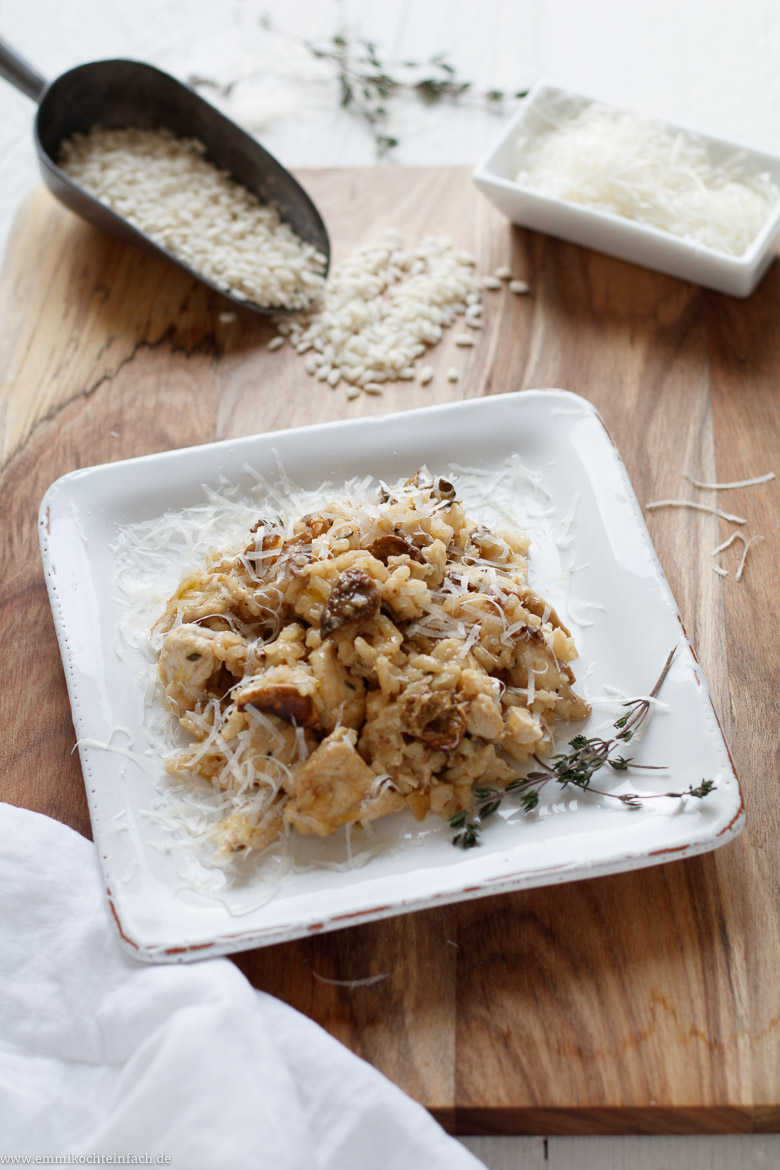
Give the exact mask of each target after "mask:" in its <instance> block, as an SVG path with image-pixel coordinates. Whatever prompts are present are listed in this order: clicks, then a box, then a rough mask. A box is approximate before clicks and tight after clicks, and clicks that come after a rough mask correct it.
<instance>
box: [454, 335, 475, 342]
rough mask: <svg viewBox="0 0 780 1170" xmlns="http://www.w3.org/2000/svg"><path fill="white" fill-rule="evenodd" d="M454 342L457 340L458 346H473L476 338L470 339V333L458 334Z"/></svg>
mask: <svg viewBox="0 0 780 1170" xmlns="http://www.w3.org/2000/svg"><path fill="white" fill-rule="evenodd" d="M454 340H455V344H456V345H473V344H474V338H473V337H469V335H468V333H456V334H455V338H454Z"/></svg>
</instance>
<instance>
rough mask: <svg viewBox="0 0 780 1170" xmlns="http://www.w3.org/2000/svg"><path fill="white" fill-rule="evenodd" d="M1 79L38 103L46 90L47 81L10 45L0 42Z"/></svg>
mask: <svg viewBox="0 0 780 1170" xmlns="http://www.w3.org/2000/svg"><path fill="white" fill-rule="evenodd" d="M0 77H4V78H5V79H6V81H10V82H11V85H15V86H16V88H17V89H20V90H21V91H22V93H26V94H27V96H28V97H29V98H32V100H33V101H34V102H37V101H38V100H39V98H40V96H41V94H42V93H43V91H44V90H45V88H46V84H47V83H46V79H45V78H44V77H41V75H40V73H38V72H36V70H35V69H33V67H32V65H28V64H27V62H26V61H25V60H23V59H22V58H21V57H20V56H19V54H18V53H15V52H14V51H13V49H12V48H11V46H10V45H7V44H6V43H5V41H2V40H0Z"/></svg>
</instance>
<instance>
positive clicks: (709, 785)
mask: <svg viewBox="0 0 780 1170" xmlns="http://www.w3.org/2000/svg"><path fill="white" fill-rule="evenodd" d="M676 649H677V647H676V646H675V647H674V649H673V650H672V652H671V653H670V655H669V657H668V658H667V659H666V662H665V663H664V668H663V670H662V671H661V673H660V675H659V676H658V680H657V682H656V684H655V686H654V687H653V689H652V690H651V692H650V694H649V696H648V697H647V698H641V699H631V700H629V701H628V702H626V703H624V704H623V706H624V707H625V708H626V712H625V714H624V715H621V716H620V717H619V718H618V719H616V720H615V722H614V724H613V726H614V728H615V732H616V734H615V735H613V736H611V737H610V738H609V739H602V738H601V737H599V736H593V737H590V738H588V737H587V736H585V735H575V736H574V737H573V738H572V739H570V740H569V748H570V749H571V750H570V751H569V752H566V753H560V754H558V755H555V756H552V757H551V758H550V759H549V760H547V761H544V760H541V759H539V757H538V756H536V755H535V756H534V759H535V760H536V762H537V764H539V766H540V768H541V771H538V772H528V773H527V774H526V775H525V776H519V777H518V778H517V779H515V780H512V781H510V783H509V784H507V786H506V788H492V787H488V786H480V785H477V786H475V788H474V798H475V799H474V802H473V803H472V804H471V806H470V807H469V808H467V809H462V810H461V811H460V812H457V813H455V814H454V816H451V817H450V825H451V826H452V828H453V829H455V834H454V836H453V838H452V843H453V845H457V846H459V847H460V848H461V849H471V848H472V847H473V846H474V845H478V844H479V836H480V832H481V830H482V827H483V825H484V822H485V821H486V820H488V819H489V818H490V817H491V816H493V814H494V813H495V812H497V811H498V809H499V808H500V806H501V803H502V801H503V800H504V798H505V797H507V796H509V795H510V794H514V795H516V796H517V797H519V800H520V804H521V807H522V809H523V811H524V812H527V813H529V812H532V811H533V810H534V809H535V808H536V807H537V805H538V804H539V792H540V789H541V788H542V787H543V786H544V785H545V784H547V783H548V782H549V781H550V780H553V781H555V783H556V784H560V786H561V787H562V788H566V787H568V786H569V785H573V786H574V787H575V788H582V789H586V790H587V791H588V792H593V793H595V794H596V795H598V796H608V797H611V798H612V799H613V800H619V801H620V803H621V804H624V805H625V806H626V807H627V808H632V809H636V808H641V806H642V801H645V800H654V799H658V798H659V797H662V796H667V797H676V798H678V799H682V797H684V796H694V797H696V798H697V799H703V798H704V797H705V796H707V795H709V793H710V792H712V791H713V789H714V788H715V784H714V782H713V781H712V780H702V782H701V784H697V785H695V786H694V785H691V786H690V787H688V788H686V789H685V790H684V791H683V792H663V793H651V794H645V795H640V794H639V793H636V792H624V793H617V792H608V791H606V790H604V789H601V788H594V787H593V785H592V784H591V779H592V777H593V776H594V775H595V773H596V772H598V771H600V770H601V768H603V767H605V765H608V766H609V767H610V768H612V770H613V771H615V772H626V771H628V769H629V768H643V769H647V770H662V768H661V766H660V765H655V764H636V763H634V761H633V759H632V757H630V756H624V755H620V754H618V752H619V750H620V749H621V748H623V747H624V745H625V744H627V743H628V742H629V741H630V740H631V739H633V738H634V736H635V735H636V734H637V732H638V731H639V730H640V728H641V727H642V725H643V723H644V722H645V720H646V719H647V717H648V715H649V714H650V710H651V707H652V700H653V699H654V698H655V697H656V695H657V694H658V692H659V691H660V689H661V687H662V685H663V682H664V679H665V678H666V676H667V674H668V673H669V668H670V667H671V665H672V659H673V658H674V655H675V651H676Z"/></svg>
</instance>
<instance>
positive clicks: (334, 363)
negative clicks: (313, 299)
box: [276, 231, 481, 397]
mask: <svg viewBox="0 0 780 1170" xmlns="http://www.w3.org/2000/svg"><path fill="white" fill-rule="evenodd" d="M480 301H481V293H480V284H479V279H478V278H477V276H476V274H475V260H474V257H473V256H472V255H470V253H468V252H464V251H462V250H461V249H458V248H455V247H453V245H452V243H451V242H450V241H449V240H448V239H438V238H434V237H428V238H427V239H425V240H423V242H422V243H421V244H419V245H418V246H416V247H413V248H406V247H404V246H403V243H402V240H401V236H400V234H399V233H398V232H396V231H388V232H387V233H386V235H385V236H384V238H383V239H382V240H381V241H380V242H379V243H376V244H369V245H366V246H364V247H362V248H358V249H357V250H356V251H355V252H353V253H352V254H351V255H349V256H348V257H347V258H346V259H345V260H344V261H343V262H342V263H341V264H340V265H339V266H338V267H336V268H333V269H332V270H331V273H330V276H329V277H328V281H327V284H326V285H325V288H324V290H323V293H322V295H321V297H320V298H319V300H318V301H317V303H316V304H315V305H314V306H312V308H311V309H310V310H307V311H304V312H302V313H296V314H295V315H294V316H292V317H284V318H280V319H279V320H277V321H276V328H277V330H278V332H279V333H280V334H281V335H282V336H284V337H288V338H289V340H290V343H291V344H292V346H293V348H294V349H295V350H296V352H297V353H299V354H306V359H305V361H304V369H305V370H306V372H307V373H308V374H312V375H314V376H315V377H317V378H322V377H324V376H327V375H323V374H322V373H321V371H322V370H323V369H328V368H336V369H338V370H339V372H340V376H341V378H343V380H344V381H345V382H347V383H348V384H350V385H352V386H359V387H361V388H362V389H363V390H368V391H369V393H370V392H371V390H369V387H371V388H372V389H373V387H375V386H376V385H377V384H379V383H383V382H393V381H399V380H400V381H408V380H411V379H412V378H414V376H415V366H414V363H415V362H416V361H417V359H418V358H420V357H422V355H423V354H424V353H425V352H426V350H427V349H428V348H429V347H431V346H434V345H436V344H437V343H438V342H439V341H441V339H442V337H443V336H444V330H445V329H446V328H448V327H449V326H451V325H453V324H454V323H455V321H456V320H457V319H458V318H459V317H461V318H462V316H463V314H464V313H465V312H466V311H467V309H468V308H470V307H473V306H478V305H479V304H480ZM461 344H462V343H461ZM421 380H422V379H421ZM427 380H428V379H425V381H427ZM373 392H374V393H376V391H375V390H374V391H373ZM350 397H353V395H350Z"/></svg>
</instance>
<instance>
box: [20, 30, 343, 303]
mask: <svg viewBox="0 0 780 1170" xmlns="http://www.w3.org/2000/svg"><path fill="white" fill-rule="evenodd" d="M0 76H2V77H4V78H5V79H6V80H7V81H10V82H11V84H12V85H15V86H16V88H17V89H20V90H21V91H22V93H25V94H27V96H28V97H30V98H32V99H33V101H35V102H37V103H38V112H37V114H36V118H35V147H36V150H37V153H38V162H39V165H40V168H41V173H42V175H43V179H44V182H45V183H46V185H47V186H48V187H49V189H50V190H51V191H52V192H53V193H54V195H56V197H57V199H59V200H60V202H62V203H64V204H65V205H66V206H67V207H69V208H70V209H71V210H72V211H75V212H76V214H77V215H80V216H82V217H83V218H84V219H87V220H89V221H90V222H91V223H94V224H96V225H97V226H98V227H100V228H103V229H105V230H106V231H108V232H111V233H113V234H114V235H117V236H121V237H122V238H123V239H125V240H129V241H131V242H132V243H134V244H139V245H140V246H141V247H143V248H145V249H146V250H147V251H150V252H155V253H156V254H157V255H158V256H164V257H165V259H166V260H169V261H170V262H172V263H173V264H176V265H177V267H179V268H181V269H183V270H184V271H185V272H187V273H188V274H189V275H190V276H194V277H196V278H197V279H198V280H200V281H202V282H203V283H204V284H206V285H207V286H208V287H209V288H211V289H213V290H214V291H215V292H217V293H219V295H220V296H223V297H226V298H227V299H228V300H230V301H232V302H233V303H234V304H236V305H240V306H241V307H243V308H247V309H251V310H252V311H253V312H255V313H261V314H265V315H278V314H282V313H287V312H292V311H295V310H290V309H284V308H273V307H268V308H261V307H260V306H259V305H255V304H252V302H250V301H247V300H243V299H242V298H240V297H236V296H233V295H232V294H231V293H227V292H224V291H223V290H221V289H218V288H217V287H216V285H214V284H212V283H211V281H209V280H207V279H206V278H205V277H204V276H202V275H201V274H200V273H199V272H197V271H195V270H194V269H193V268H190V266H189V265H188V264H185V263H184V262H183V261H181V260H179V259H177V258H176V257H175V256H173V255H172V254H171V253H170V252H168V251H167V250H166V249H165V248H163V247H161V246H160V245H159V244H156V243H155V242H154V241H153V240H151V239H150V238H149V237H148V236H147V235H145V233H144V232H142V231H139V229H138V228H136V227H133V225H132V224H131V223H129V222H128V221H127V220H126V219H124V218H123V217H122V216H121V215H118V214H117V213H116V212H115V211H112V210H111V209H110V208H109V207H107V206H106V205H105V204H104V203H101V202H100V201H99V200H98V199H96V198H94V196H92V195H90V194H89V193H88V192H87V191H85V190H84V189H83V188H82V187H80V186H79V185H78V184H77V183H75V182H74V181H73V180H72V179H70V178H69V177H68V176H67V175H66V174H65V172H64V171H62V170H61V169H60V167H59V166H58V165H57V157H58V154H59V150H60V144H61V143H62V142H63V141H64V140H65V139H66V138H69V137H70V136H71V135H72V134H74V133H75V132H77V131H79V132H81V133H86V132H87V131H89V130H90V129H91V128H92V127H93V126H95V125H100V126H103V127H105V128H107V129H125V128H128V127H134V128H138V129H142V130H160V129H167V130H170V131H172V133H173V134H174V135H176V137H177V138H197V139H199V140H200V141H201V142H202V143H203V144H204V145H205V147H206V156H205V157H206V158H207V159H208V161H209V162H211V163H213V164H214V165H215V166H217V167H219V168H220V170H225V171H227V172H228V173H229V174H230V176H231V178H233V179H234V180H235V181H236V182H238V183H240V184H242V185H243V186H244V187H246V188H247V189H248V190H249V191H251V192H252V193H253V194H254V195H256V196H257V198H258V199H259V200H260V201H261V202H262V203H270V204H273V205H274V206H275V207H276V209H277V211H278V212H279V214H280V216H281V217H282V219H285V220H287V222H288V223H289V224H290V225H291V226H292V227H293V228H294V229H295V231H296V232H297V234H298V235H299V236H300V237H301V238H302V239H303V240H305V241H306V242H307V243H310V244H313V245H314V246H315V248H316V249H317V251H318V252H321V253H322V255H323V256H324V257H325V259H326V264H325V273H327V268H328V264H329V263H330V241H329V239H328V233H327V230H326V228H325V224H324V223H323V220H322V217H321V216H320V214H319V212H318V211H317V208H316V207H315V206H314V204H313V203H312V201H311V199H310V198H309V196H308V195H307V194H306V192H305V191H304V189H303V188H302V187H301V185H300V184H299V183H298V182H297V181H296V180H295V179H294V178H293V176H292V175H291V174H290V173H289V171H286V170H285V169H284V167H283V166H282V165H281V164H280V163H278V162H277V161H276V159H275V158H273V156H272V155H270V154H269V153H268V152H267V151H266V150H264V149H263V147H262V146H260V144H259V143H258V142H256V141H255V139H254V138H252V137H251V136H250V135H249V134H247V133H245V131H243V130H241V129H240V128H239V127H238V126H236V125H235V124H234V123H233V122H231V121H230V119H229V118H226V117H225V115H224V114H221V113H220V112H219V110H216V109H215V108H214V107H213V106H211V105H209V103H208V102H207V101H204V99H203V98H202V97H200V96H199V95H198V94H197V93H195V92H194V91H193V90H191V89H190V88H189V87H188V86H186V85H183V84H182V83H181V82H180V81H176V79H175V78H173V77H170V76H169V75H168V74H167V73H163V72H161V70H159V69H155V68H154V67H153V66H151V65H145V64H143V63H142V62H140V61H123V60H117V61H94V62H92V63H90V64H87V65H78V66H77V67H76V68H75V69H70V70H68V72H67V73H63V74H62V76H61V77H58V78H57V79H56V80H55V81H52V82H48V83H47V82H46V81H45V80H44V78H43V77H41V76H40V74H38V73H37V72H36V70H35V69H33V68H32V67H31V66H30V65H28V64H27V62H26V61H23V60H22V59H21V58H20V57H19V56H18V55H17V54H16V53H15V52H14V51H13V50H12V49H11V48H10V47H9V46H8V45H6V44H5V43H4V42H3V41H0Z"/></svg>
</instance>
